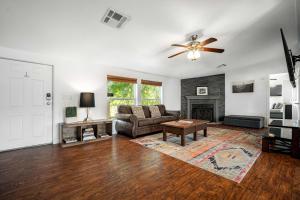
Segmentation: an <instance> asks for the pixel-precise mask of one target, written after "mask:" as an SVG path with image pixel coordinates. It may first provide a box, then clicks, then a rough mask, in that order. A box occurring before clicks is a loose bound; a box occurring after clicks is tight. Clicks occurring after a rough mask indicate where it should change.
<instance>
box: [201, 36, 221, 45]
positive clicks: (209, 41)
mask: <svg viewBox="0 0 300 200" xmlns="http://www.w3.org/2000/svg"><path fill="white" fill-rule="evenodd" d="M215 41H217V38H208V39H207V40H204V41H202V42H200V44H199V45H200V46H205V45H208V44H210V43H213V42H215Z"/></svg>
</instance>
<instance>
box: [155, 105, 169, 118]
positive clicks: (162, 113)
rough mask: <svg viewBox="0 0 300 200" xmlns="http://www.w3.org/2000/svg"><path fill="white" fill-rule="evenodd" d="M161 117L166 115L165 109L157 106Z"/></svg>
mask: <svg viewBox="0 0 300 200" xmlns="http://www.w3.org/2000/svg"><path fill="white" fill-rule="evenodd" d="M157 106H158V108H159V111H160V114H161V116H164V115H167V111H166V107H165V105H163V104H160V105H157Z"/></svg>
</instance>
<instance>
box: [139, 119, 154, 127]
mask: <svg viewBox="0 0 300 200" xmlns="http://www.w3.org/2000/svg"><path fill="white" fill-rule="evenodd" d="M152 124H154V121H153V119H151V118H145V119H138V125H139V126H148V125H152Z"/></svg>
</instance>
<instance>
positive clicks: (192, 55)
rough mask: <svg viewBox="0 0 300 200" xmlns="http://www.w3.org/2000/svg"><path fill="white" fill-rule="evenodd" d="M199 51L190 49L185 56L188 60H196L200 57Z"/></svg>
mask: <svg viewBox="0 0 300 200" xmlns="http://www.w3.org/2000/svg"><path fill="white" fill-rule="evenodd" d="M200 56H201V55H200V51H199V50H190V51H189V53H188V54H187V58H188V59H189V60H197V59H198V58H200Z"/></svg>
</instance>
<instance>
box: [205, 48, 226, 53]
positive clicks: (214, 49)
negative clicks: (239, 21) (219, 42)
mask: <svg viewBox="0 0 300 200" xmlns="http://www.w3.org/2000/svg"><path fill="white" fill-rule="evenodd" d="M199 50H200V51H208V52H213V53H223V52H224V51H225V50H224V49H217V48H208V47H201V48H199Z"/></svg>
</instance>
